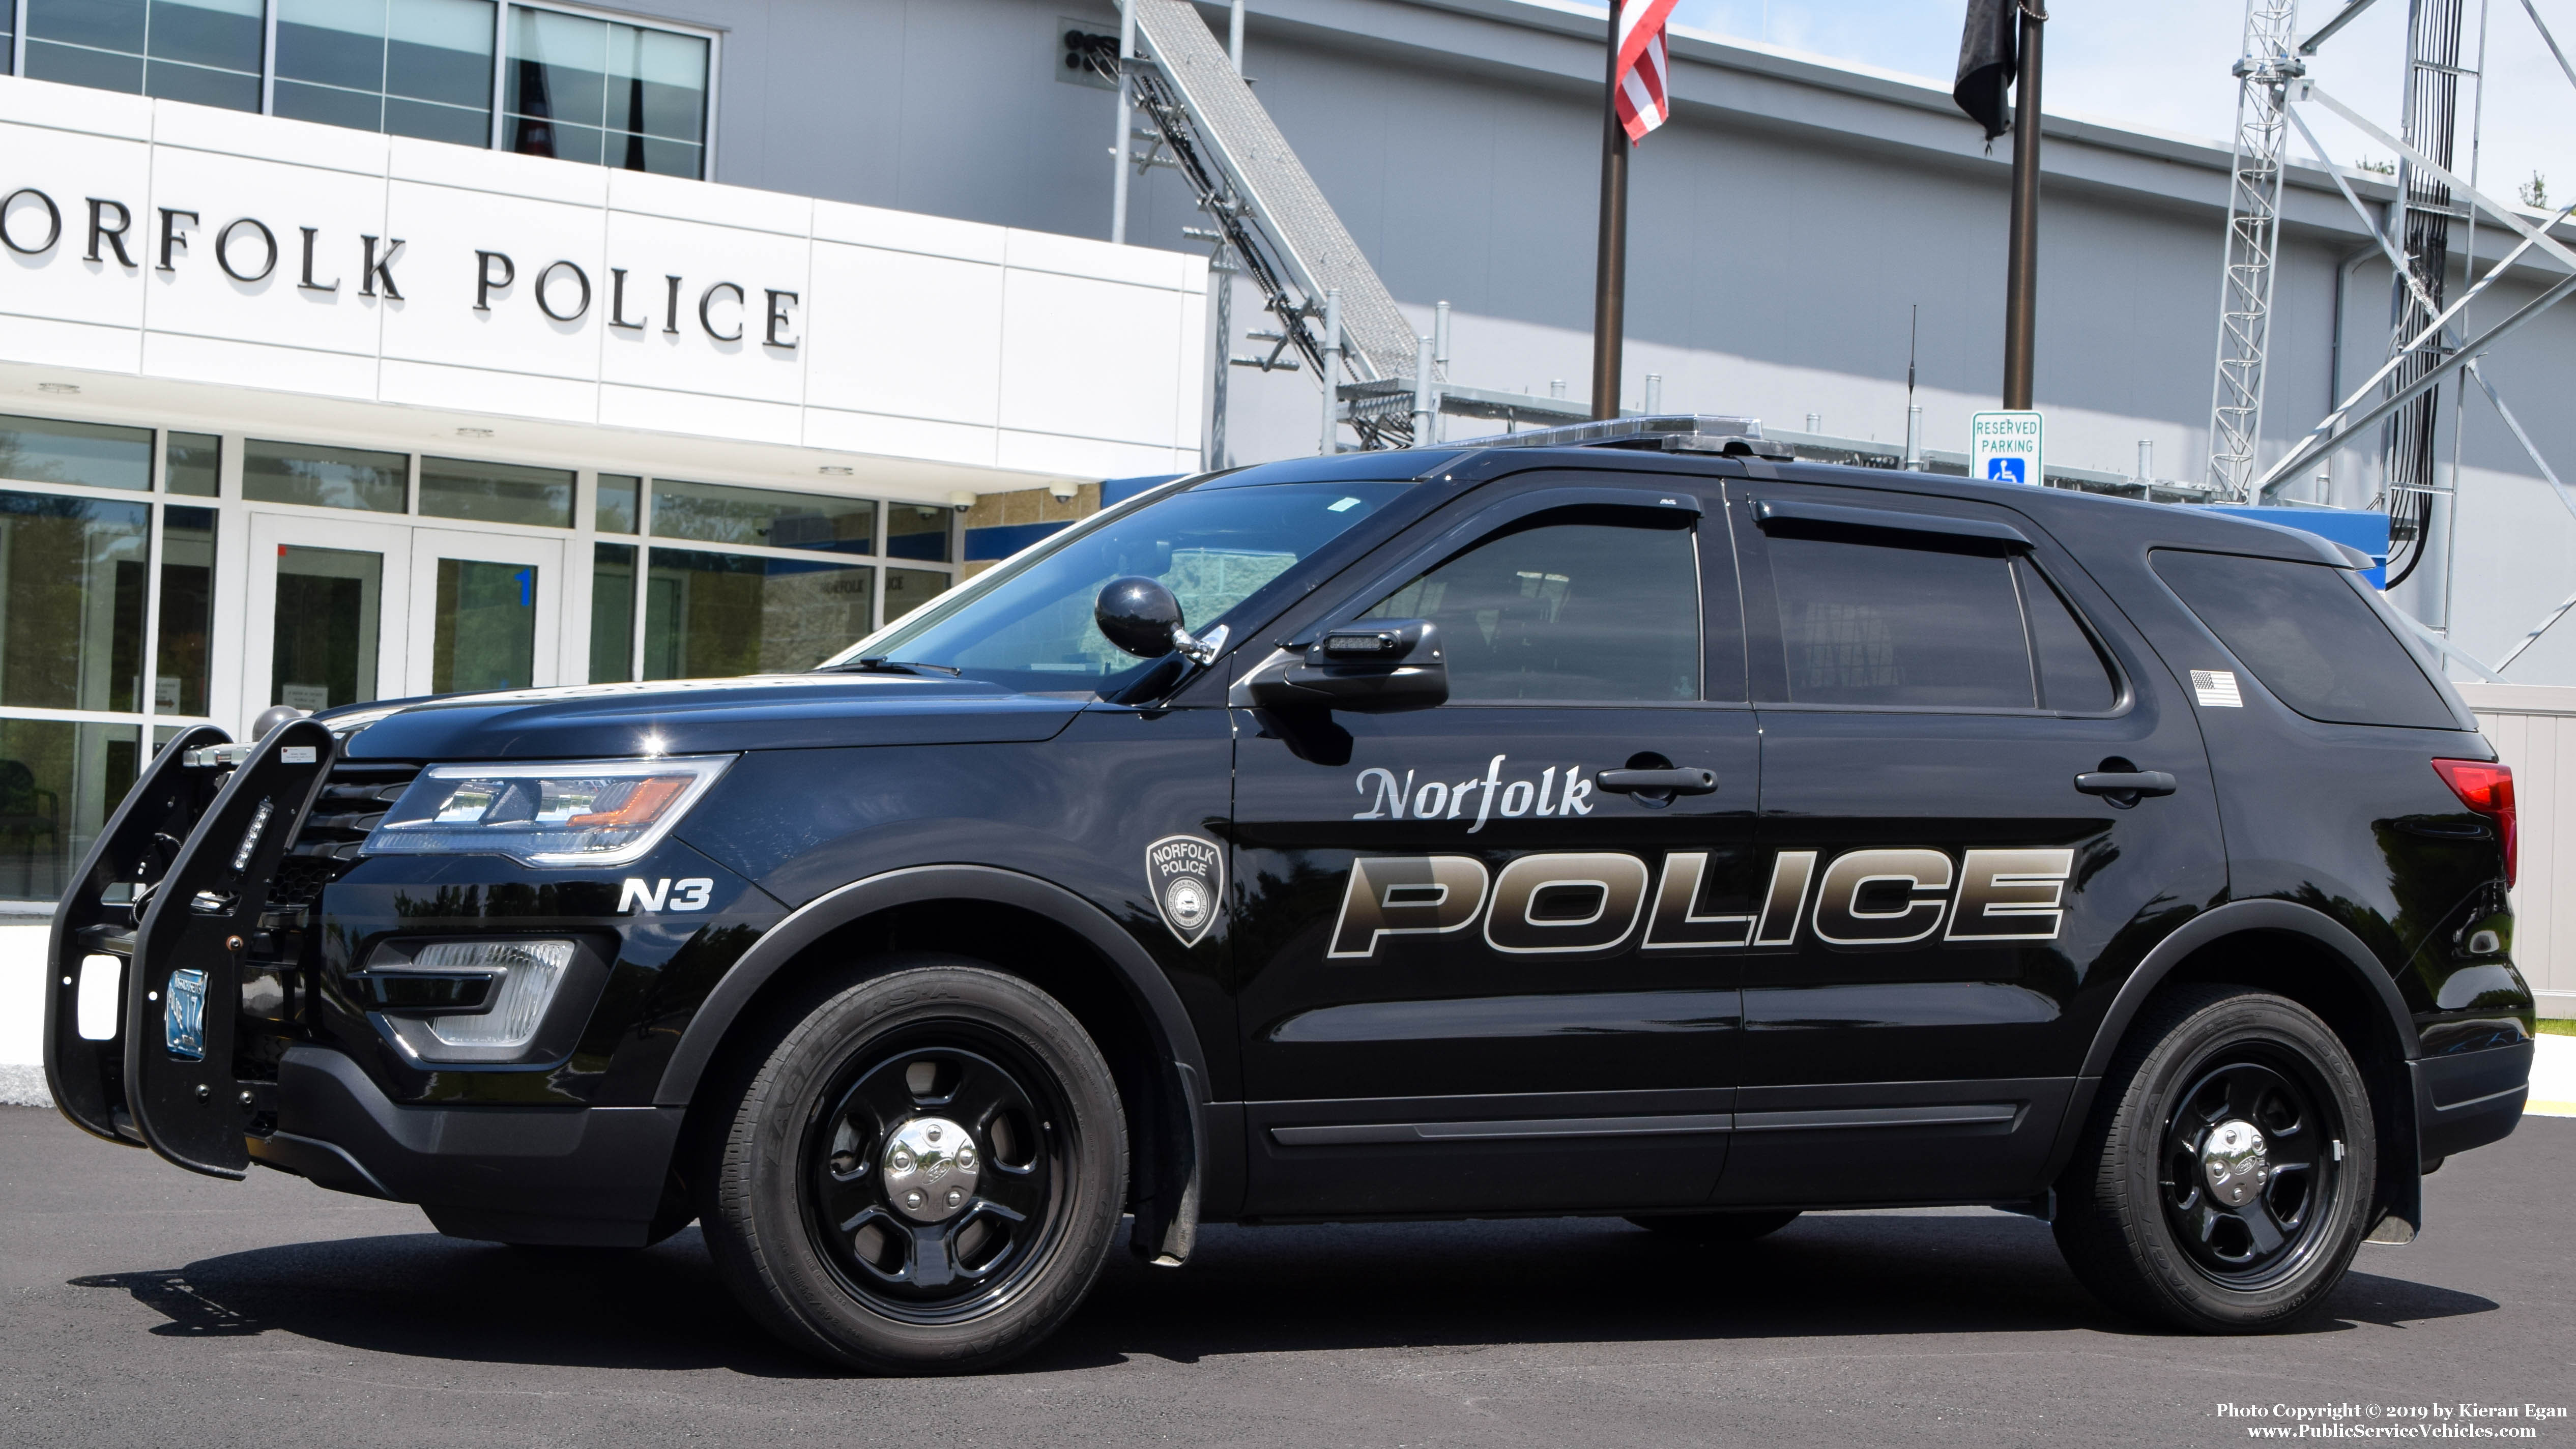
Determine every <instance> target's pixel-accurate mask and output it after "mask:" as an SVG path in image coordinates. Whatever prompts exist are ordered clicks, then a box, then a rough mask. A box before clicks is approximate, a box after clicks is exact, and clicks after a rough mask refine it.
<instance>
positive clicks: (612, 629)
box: [590, 543, 635, 684]
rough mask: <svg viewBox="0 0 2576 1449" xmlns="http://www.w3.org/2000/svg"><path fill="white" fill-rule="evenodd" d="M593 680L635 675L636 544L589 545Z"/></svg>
mask: <svg viewBox="0 0 2576 1449" xmlns="http://www.w3.org/2000/svg"><path fill="white" fill-rule="evenodd" d="M590 552H591V565H590V682H591V683H593V684H619V683H623V682H625V681H626V680H629V679H633V678H634V677H635V545H633V544H631V543H595V544H592V545H591V546H590Z"/></svg>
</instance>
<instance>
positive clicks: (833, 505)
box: [653, 478, 877, 553]
mask: <svg viewBox="0 0 2576 1449" xmlns="http://www.w3.org/2000/svg"><path fill="white" fill-rule="evenodd" d="M876 532H877V506H876V504H875V503H874V502H872V501H870V500H868V499H865V498H840V497H835V496H833V495H831V494H828V493H787V492H782V491H779V490H777V489H771V488H737V487H733V486H731V485H729V484H721V483H678V482H674V481H672V480H671V479H668V478H656V479H654V480H653V535H654V537H656V538H688V539H697V540H699V541H702V542H705V543H747V544H757V545H761V546H764V547H768V548H806V549H823V550H828V551H830V552H833V553H874V552H876V551H877V548H876Z"/></svg>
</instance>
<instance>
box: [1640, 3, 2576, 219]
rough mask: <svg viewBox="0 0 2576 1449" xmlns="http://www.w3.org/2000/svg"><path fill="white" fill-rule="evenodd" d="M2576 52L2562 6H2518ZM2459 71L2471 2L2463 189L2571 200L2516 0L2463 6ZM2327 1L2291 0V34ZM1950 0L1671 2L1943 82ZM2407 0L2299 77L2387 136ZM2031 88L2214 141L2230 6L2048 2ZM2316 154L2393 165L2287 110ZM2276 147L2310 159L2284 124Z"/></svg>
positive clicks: (2220, 120) (2558, 109)
mask: <svg viewBox="0 0 2576 1449" xmlns="http://www.w3.org/2000/svg"><path fill="white" fill-rule="evenodd" d="M2531 3H2532V5H2533V6H2534V8H2536V9H2537V10H2538V12H2539V14H2540V17H2541V19H2543V20H2544V21H2546V22H2547V23H2548V25H2549V28H2550V30H2551V31H2552V32H2553V33H2555V34H2556V36H2557V37H2558V43H2559V45H2560V46H2561V47H2562V48H2563V49H2566V50H2567V51H2568V53H2569V56H2570V58H2571V59H2576V0H2531ZM2465 5H2466V11H2467V19H2466V22H2465V25H2464V29H2463V35H2462V40H2461V58H2462V63H2463V65H2465V66H2467V67H2469V68H2472V69H2474V68H2476V67H2477V65H2478V60H2477V55H2478V25H2479V14H2478V12H2479V10H2480V8H2481V6H2482V5H2483V6H2484V8H2485V9H2486V10H2487V11H2488V14H2487V16H2486V31H2487V34H2486V66H2485V70H2486V87H2485V89H2486V96H2485V114H2484V125H2483V127H2482V131H2481V136H2480V145H2479V157H2478V163H2479V164H2478V175H2477V180H2478V185H2479V189H2480V190H2482V191H2484V192H2486V193H2487V194H2488V195H2489V196H2492V197H2495V198H2496V199H2498V200H2499V201H2503V202H2507V203H2511V202H2514V201H2516V200H2517V199H2518V197H2517V195H2516V193H2517V190H2518V188H2520V187H2521V186H2523V185H2525V184H2527V183H2528V182H2529V181H2530V179H2531V177H2532V174H2533V173H2534V172H2535V171H2536V172H2539V173H2540V174H2541V175H2542V176H2543V177H2545V178H2546V179H2547V185H2548V194H2549V196H2550V197H2551V201H2552V205H2553V206H2564V205H2566V204H2567V203H2568V202H2570V201H2576V84H2571V83H2570V82H2569V80H2568V77H2567V75H2566V74H2565V72H2563V71H2561V70H2560V69H2559V66H2558V62H2557V61H2556V60H2555V59H2553V58H2552V57H2551V55H2550V52H2549V48H2548V47H2547V46H2546V45H2544V44H2542V43H2541V39H2540V33H2539V31H2538V30H2536V29H2535V28H2534V27H2533V25H2532V21H2531V17H2530V16H2529V15H2528V14H2526V13H2525V10H2524V3H2523V0H2465ZM2340 8H2341V0H2306V3H2304V4H2302V5H2301V6H2300V8H2299V18H2300V24H2299V27H2298V31H2299V33H2300V34H2301V35H2305V34H2308V33H2309V32H2311V31H2312V30H2314V29H2315V28H2316V27H2317V26H2318V25H2320V24H2322V23H2323V22H2324V21H2325V20H2327V19H2328V18H2331V17H2332V16H2333V15H2334V13H2335V12H2336V11H2337V10H2339V9H2340ZM1965 9H1966V6H1965V4H1964V0H1681V3H1680V5H1679V6H1678V7H1677V8H1676V9H1675V10H1674V12H1673V19H1674V22H1675V23H1676V24H1679V25H1683V26H1687V27H1690V28H1692V29H1696V30H1704V31H1709V32H1713V33H1715V34H1717V35H1720V36H1724V37H1732V38H1736V39H1744V40H1755V41H1762V42H1765V43H1768V44H1770V45H1775V46H1779V47H1782V48H1784V49H1788V50H1793V51H1803V52H1805V53H1807V54H1810V55H1816V56H1822V57H1826V58H1829V59H1834V60H1842V61H1853V62H1858V63H1860V64H1863V65H1869V66H1875V67H1878V68H1880V69H1883V70H1892V71H1898V72H1902V73H1904V74H1906V75H1912V76H1921V77H1925V78H1928V79H1930V80H1932V81H1934V82H1935V83H1936V84H1939V85H1940V86H1942V88H1944V89H1947V88H1948V85H1949V81H1950V78H1951V76H1952V75H1953V74H1954V73H1955V71H1956V69H1957V65H1958V57H1959V30H1960V26H1961V23H1962V19H1963V16H1964V12H1965ZM2406 11H2407V0H2377V3H2376V4H2374V5H2373V6H2372V7H2371V8H2370V9H2369V10H2368V11H2366V12H2364V13H2363V15H2362V16H2361V18H2359V19H2358V20H2356V21H2354V22H2353V23H2352V24H2351V25H2349V26H2347V27H2345V28H2344V30H2343V31H2342V33H2340V34H2338V35H2337V36H2335V37H2334V38H2333V39H2332V40H2329V41H2327V42H2326V44H2325V45H2324V46H2323V47H2321V48H2320V49H2319V50H2318V52H2317V54H2316V56H2315V57H2314V58H2313V59H2312V60H2311V61H2310V63H2309V75H2310V77H2311V78H2313V79H2314V80H2315V81H2316V82H2317V84H2318V85H2319V86H2321V87H2323V88H2324V89H2325V90H2327V91H2328V92H2330V93H2331V94H2333V95H2334V96H2335V97H2336V98H2337V99H2339V100H2341V101H2343V102H2344V103H2345V104H2346V105H2349V106H2351V107H2352V108H2353V109H2354V110H2357V111H2359V112H2360V113H2361V114H2363V115H2364V116H2367V117H2369V118H2370V119H2371V120H2372V121H2373V122H2374V123H2375V124H2377V125H2378V126H2379V127H2381V128H2382V129H2383V130H2386V131H2387V132H2388V133H2389V134H2391V135H2396V134H2398V133H2399V120H2400V112H2399V107H2398V101H2399V97H2400V91H2401V87H2402V84H2403V81H2404V74H2403V72H2404V68H2405V59H2406ZM2049 17H2050V18H2049V24H2048V47H2047V70H2046V87H2045V94H2044V96H2043V99H2042V104H2043V106H2044V108H2045V109H2046V110H2048V111H2049V112H2051V113H2060V112H2063V113H2067V114H2074V115H2082V116H2087V117H2091V118H2097V119H2101V120H2108V121H2117V122H2125V123H2128V124H2131V125H2138V126H2145V127H2150V128H2153V129H2157V130H2162V131H2170V132H2176V133H2180V134H2182V135H2187V136H2195V137H2205V138H2209V139H2212V140H2215V141H2218V142H2219V143H2220V144H2222V145H2224V144H2226V138H2228V137H2229V136H2231V135H2232V134H2233V132H2234V130H2235V118H2236V90H2237V84H2236V79H2235V77H2234V76H2231V75H2229V74H2228V68H2229V67H2230V66H2231V65H2233V64H2234V63H2235V61H2236V57H2237V55H2238V54H2239V53H2240V52H2241V50H2242V48H2243V39H2244V30H2245V6H2244V3H2243V0H2144V3H2141V0H2050V4H2049ZM2469 110H2470V107H2469V97H2468V96H2467V95H2466V94H2464V95H2463V96H2462V100H2461V107H2460V111H2461V114H2460V127H2461V129H2460V133H2459V137H2458V140H2457V142H2456V145H2457V150H2456V151H2455V153H2454V155H2455V160H2456V161H2457V162H2458V163H2459V165H2458V166H2457V167H2456V169H2458V170H2459V171H2460V172H2461V174H2463V175H2466V174H2467V162H2468V158H2469V138H2470V131H2469ZM2302 114H2303V115H2304V116H2305V117H2306V118H2307V119H2308V123H2309V125H2310V126H2311V127H2312V128H2314V129H2315V130H2316V132H2317V135H2318V139H2320V140H2321V141H2323V142H2324V143H2325V145H2326V148H2327V151H2328V152H2329V155H2330V159H2332V160H2334V161H2337V162H2339V163H2342V164H2344V165H2357V164H2359V163H2361V162H2363V161H2386V160H2391V159H2393V156H2392V153H2391V152H2390V151H2389V149H2388V148H2387V147H2385V146H2381V145H2378V144H2376V143H2374V142H2372V141H2371V140H2370V139H2369V138H2368V137H2367V136H2365V135H2363V134H2362V133H2361V132H2359V131H2356V130H2354V129H2352V128H2351V127H2349V126H2347V125H2345V124H2344V123H2343V122H2342V121H2341V120H2340V119H2338V118H2337V117H2336V116H2334V115H2333V114H2332V113H2331V112H2328V111H2326V110H2324V109H2323V108H2322V107H2318V106H2308V107H2304V108H2302ZM2291 152H2292V155H2293V156H2294V157H2295V158H2296V159H2298V160H2302V161H2304V160H2307V159H2310V158H2309V156H2308V152H2307V148H2306V143H2305V142H2304V141H2302V140H2300V139H2299V138H2298V137H2297V136H2296V134H2295V133H2294V134H2293V135H2292V138H2291Z"/></svg>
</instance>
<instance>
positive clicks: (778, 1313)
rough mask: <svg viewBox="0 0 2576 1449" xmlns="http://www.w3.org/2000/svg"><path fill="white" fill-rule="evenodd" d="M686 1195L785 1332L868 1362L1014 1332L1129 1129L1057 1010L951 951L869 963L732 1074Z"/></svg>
mask: <svg viewBox="0 0 2576 1449" xmlns="http://www.w3.org/2000/svg"><path fill="white" fill-rule="evenodd" d="M711 1156H712V1158H713V1161H712V1162H711V1163H710V1170H709V1171H708V1172H706V1173H705V1174H704V1182H705V1184H706V1185H705V1188H704V1192H705V1198H704V1200H703V1201H702V1203H701V1204H700V1209H701V1215H702V1217H703V1220H704V1224H705V1231H706V1237H707V1244H708V1247H709V1249H710V1250H711V1251H712V1252H713V1253H714V1255H715V1259H716V1262H717V1264H718V1266H719V1267H720V1268H721V1270H722V1271H723V1273H724V1276H725V1278H726V1280H727V1282H728V1283H729V1284H730V1285H731V1287H732V1288H733V1290H734V1293H735V1296H736V1297H737V1298H739V1299H740V1300H741V1301H742V1302H743V1304H744V1305H745V1306H746V1307H747V1308H748V1309H749V1310H750V1311H751V1312H752V1314H753V1315H754V1316H755V1317H757V1318H759V1319H760V1320H761V1321H762V1322H763V1323H764V1324H765V1325H767V1326H768V1327H769V1328H770V1330H771V1331H772V1332H774V1333H776V1334H778V1336H779V1337H781V1338H783V1339H785V1340H787V1341H788V1342H790V1343H792V1344H795V1345H797V1346H799V1347H802V1348H805V1349H807V1350H809V1351H811V1352H814V1353H817V1354H820V1355H822V1356H824V1357H827V1358H832V1359H836V1360H838V1361H840V1362H842V1363H845V1364H848V1365H850V1366H852V1367H854V1368H860V1369H865V1370H869V1371H872V1372H878V1373H956V1372H966V1371H972V1370H976V1369H983V1368H989V1367H991V1366H993V1365H995V1364H998V1363H1000V1362H1002V1361H1004V1360H1006V1359H1008V1358H1011V1357H1013V1356H1015V1355H1017V1354H1019V1353H1022V1352H1025V1351H1026V1350H1028V1349H1029V1348H1030V1347H1032V1346H1034V1345H1035V1344H1036V1343H1037V1342H1038V1341H1039V1340H1041V1339H1043V1338H1044V1337H1045V1336H1046V1335H1047V1334H1048V1333H1050V1332H1052V1331H1053V1330H1054V1329H1055V1328H1056V1326H1057V1325H1058V1324H1060V1323H1062V1322H1063V1321H1064V1319H1065V1318H1066V1317H1067V1316H1069V1315H1070V1314H1071V1313H1072V1312H1073V1310H1074V1308H1075V1307H1076V1306H1078V1305H1079V1304H1080V1303H1081V1301H1082V1299H1083V1296H1084V1295H1085V1294H1086V1293H1088V1292H1089V1291H1090V1289H1091V1285H1092V1282H1093V1280H1094V1279H1095V1278H1097V1277H1098V1276H1099V1273H1100V1266H1101V1263H1102V1261H1103V1259H1104V1258H1105V1256H1106V1255H1107V1252H1108V1249H1109V1243H1110V1239H1111V1237H1112V1236H1113V1235H1114V1233H1115V1232H1116V1230H1117V1226H1118V1219H1119V1213H1120V1209H1121V1207H1122V1205H1123V1199H1124V1190H1125V1186H1126V1181H1127V1140H1126V1128H1125V1122H1124V1119H1123V1117H1122V1115H1121V1111H1120V1106H1119V1100H1118V1088H1117V1084H1116V1083H1115V1081H1114V1080H1113V1079H1112V1078H1111V1076H1110V1072H1109V1066H1108V1063H1106V1062H1105V1061H1103V1060H1102V1059H1101V1055H1100V1051H1099V1049H1098V1048H1097V1047H1096V1046H1094V1045H1093V1044H1092V1041H1091V1038H1090V1037H1089V1036H1088V1035H1087V1034H1086V1033H1085V1032H1084V1031H1083V1029H1082V1027H1081V1024H1080V1023H1078V1022H1077V1021H1075V1020H1074V1018H1073V1016H1072V1014H1071V1013H1069V1012H1067V1011H1066V1010H1065V1009H1064V1008H1063V1007H1062V1006H1061V1005H1059V1004H1058V1003H1057V1002H1056V1001H1055V999H1054V998H1053V997H1050V996H1048V995H1047V994H1046V993H1045V992H1043V991H1040V990H1038V989H1037V988H1036V987H1034V986H1032V985H1030V984H1029V983H1027V982H1025V981H1022V980H1020V979H1019V978H1017V977H1014V976H1008V975H1005V974H1003V973H1001V972H999V971H995V970H992V969H991V968H989V967H985V966H981V965H975V964H965V963H948V962H941V963H939V964H910V965H904V966H901V967H899V968H897V969H891V970H878V971H876V972H875V973H873V974H863V975H862V976H861V978H860V979H859V980H857V981H856V982H855V983H854V984H852V985H850V986H848V987H846V988H845V989H843V990H841V991H839V992H837V993H835V994H833V995H831V996H830V997H828V998H827V999H825V1000H824V1001H822V1002H821V1003H820V1004H819V1005H817V1006H815V1007H814V1008H813V1009H812V1010H811V1011H810V1012H808V1013H807V1014H806V1015H805V1016H804V1017H803V1019H802V1020H799V1021H795V1022H793V1023H789V1024H787V1025H785V1026H784V1027H783V1029H782V1030H781V1031H780V1032H779V1034H778V1035H777V1037H776V1038H775V1040H774V1043H773V1044H772V1045H771V1046H770V1048H769V1049H768V1050H767V1051H766V1052H765V1053H764V1054H762V1059H761V1060H760V1061H759V1062H758V1064H757V1066H756V1067H755V1068H753V1069H752V1070H750V1071H749V1072H748V1074H747V1077H745V1078H744V1079H743V1080H741V1082H740V1085H739V1088H738V1091H737V1093H736V1095H735V1096H734V1099H733V1100H732V1101H731V1102H730V1104H729V1112H728V1120H727V1121H726V1122H725V1123H724V1124H723V1130H722V1131H721V1133H720V1134H718V1135H717V1136H716V1137H715V1139H714V1142H713V1146H712V1151H711Z"/></svg>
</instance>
